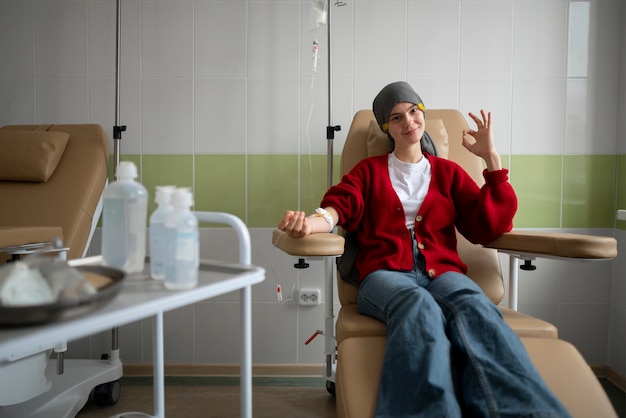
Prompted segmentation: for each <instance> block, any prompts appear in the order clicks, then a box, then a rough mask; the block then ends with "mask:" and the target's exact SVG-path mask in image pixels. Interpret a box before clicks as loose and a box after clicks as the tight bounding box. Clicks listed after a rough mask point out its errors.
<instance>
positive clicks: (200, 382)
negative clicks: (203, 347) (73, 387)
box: [76, 377, 337, 418]
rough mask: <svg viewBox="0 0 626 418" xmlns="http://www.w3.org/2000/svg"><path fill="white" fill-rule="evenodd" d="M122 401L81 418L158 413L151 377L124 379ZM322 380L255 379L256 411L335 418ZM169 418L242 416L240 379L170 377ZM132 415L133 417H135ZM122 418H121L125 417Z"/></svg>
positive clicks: (89, 407)
mask: <svg viewBox="0 0 626 418" xmlns="http://www.w3.org/2000/svg"><path fill="white" fill-rule="evenodd" d="M121 382H122V390H121V394H120V400H119V402H118V403H117V404H115V405H112V406H98V405H96V404H95V403H94V402H93V400H91V399H90V400H89V402H87V404H86V405H85V407H84V408H83V409H82V410H81V412H79V414H78V415H77V416H76V417H77V418H108V417H110V416H112V415H116V414H120V413H123V412H143V413H148V414H151V413H152V412H153V409H154V408H153V397H152V378H144V377H123V378H122V379H121ZM325 385H326V383H325V380H324V379H322V378H321V377H319V378H318V377H292V378H288V377H278V378H277V377H255V378H253V382H252V411H253V415H254V417H255V418H256V417H262V418H270V417H271V418H276V417H283V418H290V417H298V418H300V417H302V418H320V417H327V418H335V417H336V416H337V413H336V411H335V400H334V398H333V397H332V396H331V395H330V394H329V393H328V391H327V390H326V386H325ZM165 397H166V402H165V416H166V417H168V418H170V417H171V418H218V417H219V418H226V417H239V416H240V414H239V411H240V407H239V399H240V397H239V378H236V377H232V378H231V377H166V378H165ZM132 417H133V416H132V415H131V414H129V415H128V418H132ZM120 418H122V417H120Z"/></svg>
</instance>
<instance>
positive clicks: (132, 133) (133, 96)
mask: <svg viewBox="0 0 626 418" xmlns="http://www.w3.org/2000/svg"><path fill="white" fill-rule="evenodd" d="M141 92H142V82H141V80H140V79H139V78H130V79H127V78H122V79H121V80H120V120H119V124H120V126H126V131H125V132H122V140H121V141H120V151H121V153H123V154H140V153H141V138H142V119H141V111H142V96H141ZM155 105H156V104H155V103H152V102H150V103H148V104H147V106H149V108H150V109H151V110H155V107H156V106H155ZM109 106H113V109H114V112H115V104H114V103H109ZM113 120H114V121H115V115H113ZM113 125H115V122H114V123H113ZM109 139H110V141H111V147H110V149H111V151H110V153H111V155H112V154H113V136H112V135H111V137H110V138H109Z"/></svg>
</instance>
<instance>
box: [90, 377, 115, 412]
mask: <svg viewBox="0 0 626 418" xmlns="http://www.w3.org/2000/svg"><path fill="white" fill-rule="evenodd" d="M121 390H122V384H121V383H120V381H119V380H114V381H113V382H108V383H102V384H101V385H98V386H96V387H95V389H94V391H93V400H94V402H95V403H96V405H100V406H109V405H115V404H116V403H117V401H119V400H120V392H121Z"/></svg>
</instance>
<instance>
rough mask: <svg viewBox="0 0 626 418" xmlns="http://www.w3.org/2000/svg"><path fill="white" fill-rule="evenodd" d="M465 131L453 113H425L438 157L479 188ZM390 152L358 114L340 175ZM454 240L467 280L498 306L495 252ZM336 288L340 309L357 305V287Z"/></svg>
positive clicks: (369, 119)
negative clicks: (455, 166) (452, 163)
mask: <svg viewBox="0 0 626 418" xmlns="http://www.w3.org/2000/svg"><path fill="white" fill-rule="evenodd" d="M467 128H468V124H467V121H466V120H465V118H464V117H463V115H462V114H461V112H459V111H458V110H456V109H428V110H427V111H426V130H427V132H428V134H429V135H430V137H431V139H432V140H433V143H434V144H435V146H436V148H437V153H438V155H439V156H440V157H443V158H448V159H450V160H453V161H455V162H457V163H458V164H460V165H461V166H462V167H463V168H464V169H465V171H467V172H468V174H469V175H470V176H471V177H472V178H473V179H474V180H475V181H476V183H478V185H482V184H483V183H484V179H483V176H482V171H483V163H482V160H481V159H480V158H478V157H477V156H475V155H474V154H472V153H470V152H469V151H467V150H466V149H465V148H464V147H463V145H462V143H461V133H462V131H463V130H464V129H467ZM448 138H450V140H448ZM389 149H390V148H389V140H388V138H387V135H386V134H384V133H383V132H382V131H381V130H380V128H379V127H378V125H377V124H376V119H375V118H374V113H373V112H372V111H371V110H368V109H364V110H359V111H358V112H357V113H356V114H355V115H354V119H353V120H352V124H351V125H350V130H349V131H348V135H347V137H346V142H345V144H344V147H343V151H342V153H341V163H340V174H341V175H342V176H343V175H344V174H345V173H347V172H349V171H350V170H351V169H352V167H354V166H355V165H356V164H357V163H358V162H359V161H361V160H362V159H363V158H366V157H369V156H373V155H381V154H384V153H387V152H389ZM457 240H458V244H457V248H458V252H459V255H460V256H461V259H462V260H463V262H464V263H465V264H467V266H468V276H469V277H471V278H472V279H473V280H474V281H475V282H477V283H478V285H479V286H480V287H481V288H482V289H483V291H484V292H485V294H486V295H487V296H488V297H489V298H490V299H491V300H492V301H493V302H494V303H496V304H497V303H500V301H502V298H503V297H504V282H503V279H502V270H501V267H500V259H499V257H498V253H497V251H496V250H493V249H489V248H485V247H483V246H481V245H474V244H471V243H470V242H469V241H467V240H466V239H465V238H463V237H462V236H461V235H460V234H458V233H457ZM337 287H338V294H339V300H340V302H341V304H342V305H346V304H350V303H356V300H357V295H358V288H357V287H356V286H353V285H351V284H349V283H347V282H345V281H343V280H341V278H339V280H337Z"/></svg>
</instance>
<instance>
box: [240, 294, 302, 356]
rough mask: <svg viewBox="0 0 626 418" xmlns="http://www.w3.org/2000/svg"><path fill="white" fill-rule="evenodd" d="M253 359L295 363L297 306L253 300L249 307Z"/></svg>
mask: <svg viewBox="0 0 626 418" xmlns="http://www.w3.org/2000/svg"><path fill="white" fill-rule="evenodd" d="M252 309H253V312H254V317H253V319H252V346H253V347H254V353H253V355H252V361H253V363H260V364H295V363H297V362H298V356H297V353H298V346H299V341H298V336H299V334H298V315H297V310H298V306H297V305H295V304H290V305H279V304H276V303H255V304H254V305H253V307H252Z"/></svg>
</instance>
